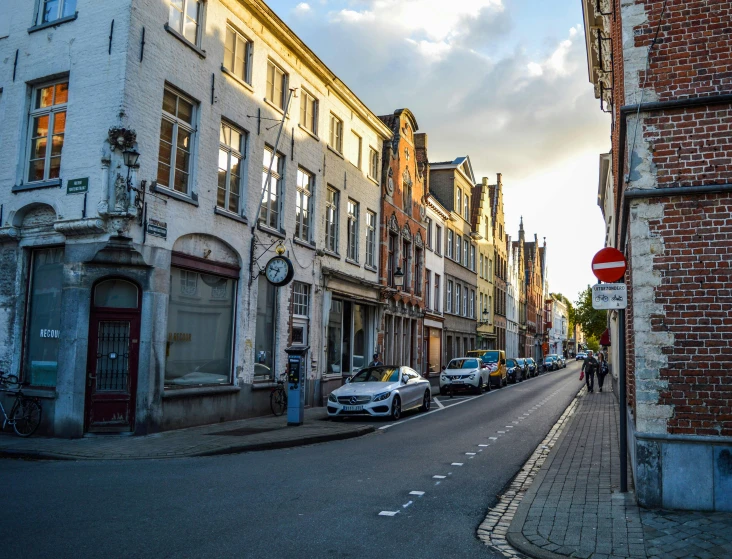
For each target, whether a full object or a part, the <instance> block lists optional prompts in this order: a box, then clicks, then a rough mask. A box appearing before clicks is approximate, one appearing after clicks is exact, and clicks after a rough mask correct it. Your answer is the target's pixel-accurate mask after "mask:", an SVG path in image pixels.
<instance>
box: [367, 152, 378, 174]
mask: <svg viewBox="0 0 732 559" xmlns="http://www.w3.org/2000/svg"><path fill="white" fill-rule="evenodd" d="M369 176H370V177H371V178H372V179H374V180H375V181H377V182H378V180H379V152H378V151H376V150H375V149H374V148H372V147H370V148H369Z"/></svg>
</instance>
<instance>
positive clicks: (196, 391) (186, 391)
mask: <svg viewBox="0 0 732 559" xmlns="http://www.w3.org/2000/svg"><path fill="white" fill-rule="evenodd" d="M237 392H241V388H239V387H238V386H232V385H226V386H196V387H191V388H166V389H165V390H164V391H163V400H176V399H178V398H191V397H195V396H218V395H219V394H236V393H237Z"/></svg>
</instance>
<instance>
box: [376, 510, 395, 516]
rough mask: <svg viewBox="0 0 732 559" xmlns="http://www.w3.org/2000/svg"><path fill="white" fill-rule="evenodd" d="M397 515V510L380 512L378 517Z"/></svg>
mask: <svg viewBox="0 0 732 559" xmlns="http://www.w3.org/2000/svg"><path fill="white" fill-rule="evenodd" d="M397 514H399V511H398V510H382V511H381V512H380V513H379V516H396V515H397Z"/></svg>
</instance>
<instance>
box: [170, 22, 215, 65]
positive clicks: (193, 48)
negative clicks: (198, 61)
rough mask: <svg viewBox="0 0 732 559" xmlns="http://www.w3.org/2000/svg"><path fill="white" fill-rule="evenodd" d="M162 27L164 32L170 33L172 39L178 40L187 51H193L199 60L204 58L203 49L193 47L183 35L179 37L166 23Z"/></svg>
mask: <svg viewBox="0 0 732 559" xmlns="http://www.w3.org/2000/svg"><path fill="white" fill-rule="evenodd" d="M163 27H164V28H165V30H166V31H167V32H168V33H170V34H171V35H172V36H173V37H175V38H176V39H178V40H179V41H180V42H181V43H183V44H184V45H185V46H187V47H188V48H189V49H191V50H192V51H194V52H195V53H196V54H197V55H198V56H200V57H201V58H206V51H205V50H203V49H201V48H199V47H198V46H196V45H194V44H193V43H191V42H190V41H189V40H188V39H186V38H185V37H184V36H183V35H181V34H180V33H178V32H177V31H176V30H175V29H173V28H172V27H171V26H170V25H168V24H167V23H165V24H164V25H163Z"/></svg>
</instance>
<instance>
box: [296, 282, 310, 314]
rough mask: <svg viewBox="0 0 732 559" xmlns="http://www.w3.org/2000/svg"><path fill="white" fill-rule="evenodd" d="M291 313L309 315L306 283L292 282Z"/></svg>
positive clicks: (308, 297)
mask: <svg viewBox="0 0 732 559" xmlns="http://www.w3.org/2000/svg"><path fill="white" fill-rule="evenodd" d="M292 314H295V315H298V316H307V317H309V316H310V286H309V285H308V284H307V283H302V282H300V281H295V282H292Z"/></svg>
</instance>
